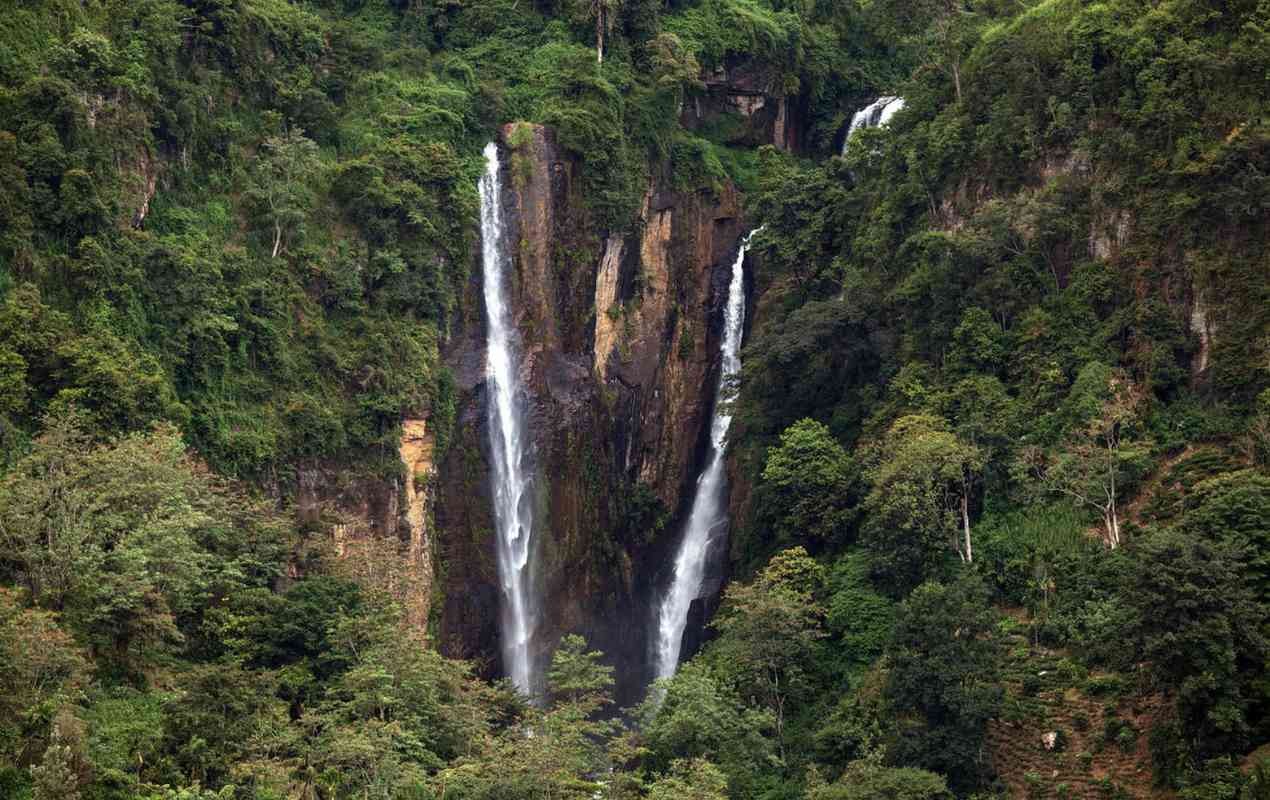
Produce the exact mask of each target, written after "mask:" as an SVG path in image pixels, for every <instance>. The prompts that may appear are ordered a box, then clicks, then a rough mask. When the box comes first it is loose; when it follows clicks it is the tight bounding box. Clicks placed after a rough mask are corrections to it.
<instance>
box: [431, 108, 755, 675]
mask: <svg viewBox="0 0 1270 800" xmlns="http://www.w3.org/2000/svg"><path fill="white" fill-rule="evenodd" d="M499 142H500V147H501V148H503V150H504V152H505V156H506V157H505V158H504V159H503V161H504V163H505V164H506V167H505V169H506V170H507V171H508V173H510V174H509V175H507V176H506V180H505V181H504V185H505V186H506V187H508V188H507V190H506V192H505V195H506V196H505V197H503V198H502V202H503V208H504V211H505V216H506V219H507V221H508V222H507V224H508V226H509V230H510V235H509V241H511V242H513V243H514V245H513V250H514V252H513V254H512V257H513V262H514V269H513V272H514V274H513V276H512V285H511V292H512V296H513V306H514V308H515V313H516V319H515V322H516V325H517V327H518V328H519V330H520V333H521V336H522V341H523V349H524V353H523V364H522V370H523V374H522V376H521V377H522V379H523V381H524V384H525V386H526V387H528V389H529V393H530V395H531V396H532V407H531V412H530V413H531V425H530V427H531V429H532V431H533V436H534V441H533V445H532V451H531V453H532V457H533V460H534V462H535V468H536V472H537V475H538V479H537V490H536V492H535V502H536V503H537V504H538V508H537V509H536V510H537V512H538V513H537V516H536V519H537V520H539V523H538V524H539V526H540V527H539V531H540V533H539V534H538V537H539V538H538V541H539V548H540V549H539V552H538V553H537V554H536V555H537V563H538V564H539V570H538V575H537V576H536V580H537V582H538V584H539V585H538V589H539V591H540V592H541V593H542V596H543V598H544V605H545V608H546V611H545V614H544V619H543V620H542V628H541V635H540V636H539V637H538V641H537V642H536V649H537V655H538V657H539V658H544V659H545V658H547V657H548V654H549V652H550V650H551V649H552V648H553V647H554V644H555V642H556V641H557V640H558V639H559V637H560V636H561V635H563V634H564V633H567V632H579V633H582V634H583V635H585V636H587V637H588V639H589V640H590V641H591V643H592V645H593V646H595V647H598V648H600V649H602V650H604V651H605V652H606V653H608V654H609V655H610V657H611V658H612V659H613V661H614V662H615V663H617V664H618V665H619V676H620V684H621V686H620V691H619V694H621V695H622V697H621V698H620V699H623V700H629V699H632V698H633V697H634V696H636V694H637V693H638V691H639V690H640V689H641V688H642V685H643V681H644V671H645V669H646V664H647V647H648V643H647V641H646V638H645V637H646V631H645V627H646V626H645V624H644V623H645V621H646V620H647V619H648V616H649V602H650V601H651V599H652V594H653V583H654V580H655V579H656V577H657V574H658V570H659V567H660V559H661V557H662V556H663V555H664V553H665V552H666V551H668V550H669V548H670V547H672V546H673V539H674V537H675V535H676V533H677V528H676V527H675V525H674V524H673V522H669V521H670V520H672V519H673V518H674V517H675V516H676V515H677V513H678V512H679V511H680V510H681V507H682V506H683V505H684V503H685V500H686V490H687V489H688V488H690V487H691V482H692V480H693V478H694V476H695V474H696V471H697V462H698V461H699V459H700V452H701V444H702V441H703V435H704V430H703V427H704V426H705V425H706V424H707V422H708V413H709V408H708V407H707V406H708V404H709V402H710V393H709V392H708V391H704V390H703V387H707V386H711V385H712V384H713V380H714V374H713V373H714V370H716V369H717V364H716V363H715V360H716V359H714V357H713V355H712V354H714V353H716V352H717V349H718V345H717V337H718V335H719V317H720V311H721V303H722V302H723V299H724V298H723V293H722V290H723V288H724V284H725V280H724V279H725V278H726V275H725V273H726V271H727V267H728V264H729V259H730V257H731V256H732V254H733V253H734V252H735V247H736V243H737V240H738V238H739V236H740V234H741V233H742V232H743V230H742V229H743V225H742V221H741V219H740V204H739V197H738V194H737V192H736V191H735V189H734V188H732V187H731V186H730V185H729V186H726V187H724V188H723V189H722V190H721V191H719V192H718V193H717V194H715V193H710V192H705V191H701V192H675V191H671V190H669V189H667V188H666V185H667V183H668V182H665V181H662V180H659V179H653V180H651V181H650V183H649V186H648V188H647V191H646V193H645V195H644V198H643V202H642V207H641V209H640V214H639V220H638V222H637V224H636V225H634V226H632V229H631V230H630V231H629V232H610V231H605V230H600V229H598V228H597V226H596V225H595V224H594V222H593V220H592V217H591V215H590V213H589V211H588V208H587V204H586V202H585V198H584V197H582V196H581V194H580V190H579V186H578V181H577V169H576V165H575V164H573V163H572V162H571V161H570V159H569V158H568V157H567V156H566V155H564V154H563V153H562V152H561V150H560V149H559V148H558V146H557V144H556V142H555V138H554V135H553V133H552V131H551V130H550V129H547V128H544V127H541V126H535V125H527V124H523V123H522V124H517V125H509V126H506V127H504V128H503V129H502V131H501V132H500V136H499ZM472 276H473V277H472V281H471V283H470V285H469V286H468V288H467V291H466V292H465V294H464V298H463V312H462V317H461V320H460V323H459V324H458V325H457V327H456V330H455V334H454V336H453V337H452V339H451V342H450V346H449V349H448V352H447V354H446V357H447V360H448V363H449V364H450V365H451V366H452V368H453V369H454V371H455V374H456V377H457V384H458V389H459V394H460V397H459V409H458V417H457V422H456V431H455V434H454V437H453V442H454V444H453V446H452V447H451V448H450V449H449V450H448V451H447V454H446V456H445V459H444V461H443V463H442V464H440V465H439V476H438V484H437V504H436V524H437V533H438V541H439V552H440V560H441V567H440V572H441V574H442V575H441V578H440V579H441V581H442V582H443V586H442V590H443V594H444V607H443V609H442V610H441V613H440V641H441V646H442V647H443V649H445V650H446V651H447V652H449V653H451V654H454V655H459V656H464V657H468V658H473V657H476V658H480V657H484V658H485V659H486V660H487V661H486V666H487V668H488V669H489V671H491V672H495V671H497V666H498V665H497V664H496V663H494V662H493V661H492V658H493V655H492V654H495V653H497V652H498V647H497V646H496V643H497V636H498V630H497V618H498V617H497V604H498V602H499V596H498V595H499V592H498V582H497V570H496V567H495V560H494V549H493V547H494V542H493V538H492V537H493V526H492V522H491V518H490V511H489V476H488V453H487V449H488V446H487V444H486V436H485V432H484V430H483V425H484V424H485V422H484V420H485V415H484V413H483V404H484V402H485V401H486V394H485V373H484V336H483V333H484V331H483V322H482V320H483V309H482V308H481V306H480V303H481V292H480V286H479V280H480V276H479V270H473V271H472Z"/></svg>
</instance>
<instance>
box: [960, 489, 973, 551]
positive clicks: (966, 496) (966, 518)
mask: <svg viewBox="0 0 1270 800" xmlns="http://www.w3.org/2000/svg"><path fill="white" fill-rule="evenodd" d="M961 529H962V530H963V531H964V532H965V537H966V551H965V553H963V554H962V558H964V559H965V560H966V563H967V564H973V563H974V560H975V554H974V551H973V550H972V549H971V547H970V493H969V492H962V495H961Z"/></svg>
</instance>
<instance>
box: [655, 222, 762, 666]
mask: <svg viewBox="0 0 1270 800" xmlns="http://www.w3.org/2000/svg"><path fill="white" fill-rule="evenodd" d="M760 230H762V228H757V229H755V230H753V231H751V232H750V234H749V235H748V236H746V237H745V239H744V240H742V242H741V244H740V247H739V248H738V249H737V253H736V261H735V262H733V264H732V276H731V278H730V279H729V282H728V302H727V306H726V309H725V311H724V318H723V341H722V342H721V343H720V345H719V362H720V363H719V383H718V386H716V387H715V393H714V418H713V419H712V420H711V421H710V452H709V455H708V456H707V461H706V468H705V470H704V471H703V472H702V473H701V476H700V477H699V478H697V487H696V492H695V494H694V495H693V497H692V509H691V511H690V512H689V513H688V523H687V525H686V527H685V528H684V537H683V541H682V542H681V543H680V545H679V552H678V554H677V555H676V556H675V573H674V578H673V579H672V580H671V584H670V590H669V591H668V592H667V593H666V596H665V597H664V598H663V599H662V602H661V606H660V608H659V609H658V613H657V664H656V667H657V673H656V677H658V678H669V677H670V676H671V675H674V674H675V670H676V669H677V668H678V666H679V651H680V648H681V647H682V646H683V635H684V628H686V627H687V625H688V609H689V607H690V606H691V605H692V601H693V600H695V599H696V598H697V595H698V594H699V593H700V591H701V582H702V578H703V577H704V575H705V568H706V559H707V557H708V556H709V554H710V547H711V545H712V544H714V542H715V541H716V539H717V538H718V537H721V536H726V535H727V530H728V517H727V510H726V509H725V508H724V507H723V496H724V494H725V490H726V488H727V479H728V476H727V472H726V470H725V469H724V462H723V458H724V455H725V453H726V451H727V435H728V426H729V425H731V424H732V415H731V414H729V413H728V412H727V410H726V400H727V398H726V393H727V391H728V387H729V385H730V384H731V383H732V381H733V380H734V379H735V378H736V376H737V374H738V373H739V372H740V371H741V355H740V353H741V335H742V333H743V331H744V326H745V251H746V249H747V248H748V247H749V244H750V239H751V238H752V237H753V236H754V234H756V233H758V232H759V231H760Z"/></svg>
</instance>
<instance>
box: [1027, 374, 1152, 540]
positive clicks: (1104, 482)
mask: <svg viewBox="0 0 1270 800" xmlns="http://www.w3.org/2000/svg"><path fill="white" fill-rule="evenodd" d="M1140 404H1141V397H1140V396H1139V393H1138V391H1137V389H1136V387H1134V386H1133V384H1132V383H1131V382H1130V381H1129V380H1128V378H1127V377H1125V376H1124V375H1123V374H1122V373H1121V372H1119V371H1118V370H1113V369H1112V368H1111V367H1108V366H1107V365H1105V364H1101V363H1099V362H1090V363H1089V364H1087V365H1085V367H1084V368H1083V369H1082V370H1081V371H1080V375H1078V376H1077V378H1076V382H1075V383H1074V384H1073V385H1072V391H1071V393H1070V394H1069V396H1068V398H1067V400H1066V402H1065V408H1064V413H1065V415H1066V416H1067V417H1068V418H1069V419H1071V420H1073V423H1074V424H1073V426H1072V431H1071V433H1070V434H1069V436H1068V438H1067V441H1066V443H1065V444H1064V445H1063V446H1062V447H1060V448H1059V449H1057V450H1055V451H1051V452H1048V453H1047V452H1045V451H1044V450H1042V449H1041V448H1040V447H1036V446H1033V447H1029V448H1026V449H1025V450H1024V451H1023V453H1022V454H1021V465H1022V467H1023V468H1024V469H1025V470H1027V471H1028V472H1030V473H1031V475H1032V477H1033V478H1034V479H1035V481H1036V482H1037V483H1038V484H1039V485H1040V486H1041V488H1043V489H1044V490H1045V491H1047V492H1053V493H1056V494H1062V495H1065V496H1067V497H1069V498H1071V499H1072V500H1075V501H1076V502H1077V503H1080V504H1081V505H1084V506H1087V507H1089V508H1092V509H1095V510H1097V511H1098V513H1099V514H1100V515H1101V516H1102V521H1103V528H1104V531H1105V534H1106V542H1107V546H1108V547H1111V548H1112V549H1115V548H1117V547H1119V546H1120V544H1121V536H1120V514H1119V504H1120V497H1121V495H1122V494H1123V493H1124V491H1125V488H1126V485H1128V484H1130V483H1131V482H1132V481H1133V480H1134V479H1136V478H1138V477H1140V476H1141V474H1142V472H1143V471H1144V469H1145V463H1146V459H1147V456H1148V455H1149V452H1150V451H1149V448H1148V447H1147V446H1146V444H1145V443H1143V442H1135V441H1132V440H1131V439H1129V438H1128V436H1129V432H1130V430H1131V427H1132V425H1133V424H1134V423H1135V422H1136V420H1137V417H1138V407H1139V405H1140Z"/></svg>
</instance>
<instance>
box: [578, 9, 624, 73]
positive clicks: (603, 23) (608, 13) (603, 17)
mask: <svg viewBox="0 0 1270 800" xmlns="http://www.w3.org/2000/svg"><path fill="white" fill-rule="evenodd" d="M621 8H622V0H573V10H574V14H575V15H576V16H578V17H580V18H584V19H589V20H593V21H594V22H595V63H597V64H603V63H604V36H605V35H606V34H607V33H609V31H611V30H613V23H614V21H615V20H616V19H617V14H618V11H620V10H621Z"/></svg>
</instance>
